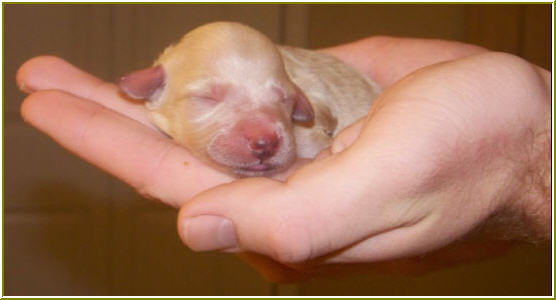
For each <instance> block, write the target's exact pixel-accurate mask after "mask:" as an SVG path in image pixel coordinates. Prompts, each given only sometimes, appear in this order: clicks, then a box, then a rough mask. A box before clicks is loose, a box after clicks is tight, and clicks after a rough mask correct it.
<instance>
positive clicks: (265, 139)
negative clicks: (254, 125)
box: [249, 133, 278, 159]
mask: <svg viewBox="0 0 556 300" xmlns="http://www.w3.org/2000/svg"><path fill="white" fill-rule="evenodd" d="M249 148H250V149H251V154H253V156H254V157H256V158H258V159H267V158H269V157H271V156H272V155H274V153H275V152H276V149H277V148H278V137H277V136H276V134H275V133H272V134H265V135H260V136H256V137H253V138H251V139H249Z"/></svg>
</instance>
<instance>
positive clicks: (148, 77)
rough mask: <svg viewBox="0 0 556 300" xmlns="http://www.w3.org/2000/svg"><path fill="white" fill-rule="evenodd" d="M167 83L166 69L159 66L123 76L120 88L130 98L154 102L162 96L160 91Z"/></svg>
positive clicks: (119, 83) (119, 84)
mask: <svg viewBox="0 0 556 300" xmlns="http://www.w3.org/2000/svg"><path fill="white" fill-rule="evenodd" d="M165 81H166V76H165V74H164V69H163V68H162V66H160V65H158V66H154V67H150V68H146V69H142V70H137V71H133V72H131V73H129V74H127V75H125V76H122V77H121V78H120V80H119V81H118V86H119V87H120V89H121V90H122V92H124V93H125V94H126V95H127V96H129V97H130V98H133V99H141V100H147V101H149V102H152V101H153V100H155V99H154V98H156V96H157V95H159V94H160V93H158V91H159V90H160V89H161V88H162V87H164V84H165Z"/></svg>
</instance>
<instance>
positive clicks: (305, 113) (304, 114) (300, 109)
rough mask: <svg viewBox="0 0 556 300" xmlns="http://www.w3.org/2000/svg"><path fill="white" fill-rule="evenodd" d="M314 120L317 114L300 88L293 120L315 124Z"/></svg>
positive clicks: (295, 98) (294, 106) (294, 107)
mask: <svg viewBox="0 0 556 300" xmlns="http://www.w3.org/2000/svg"><path fill="white" fill-rule="evenodd" d="M314 118H315V113H314V112H313V106H312V105H311V102H309V99H307V97H306V96H305V94H303V92H302V91H301V90H300V89H299V88H298V89H297V93H296V95H295V97H294V105H293V112H292V120H294V121H297V122H303V123H309V122H313V120H314Z"/></svg>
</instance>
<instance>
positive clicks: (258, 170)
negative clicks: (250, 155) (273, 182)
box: [233, 163, 279, 176]
mask: <svg viewBox="0 0 556 300" xmlns="http://www.w3.org/2000/svg"><path fill="white" fill-rule="evenodd" d="M278 169H279V168H278V167H277V166H274V165H271V164H268V163H260V164H256V165H250V166H246V167H236V168H233V170H234V172H235V173H237V174H239V175H243V176H266V175H269V174H271V173H274V172H275V171H277V170H278Z"/></svg>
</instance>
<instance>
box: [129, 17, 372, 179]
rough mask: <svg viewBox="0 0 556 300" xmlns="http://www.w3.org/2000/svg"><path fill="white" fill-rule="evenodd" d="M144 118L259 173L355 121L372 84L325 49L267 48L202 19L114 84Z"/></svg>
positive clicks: (279, 167) (199, 151)
mask: <svg viewBox="0 0 556 300" xmlns="http://www.w3.org/2000/svg"><path fill="white" fill-rule="evenodd" d="M119 86H120V88H121V90H122V91H123V92H124V93H125V94H126V95H128V96H129V97H131V98H134V99H143V100H146V107H147V108H148V109H149V111H150V115H151V119H152V121H153V123H154V124H155V125H156V126H157V127H159V128H160V129H161V130H162V131H164V132H165V133H167V134H168V135H170V136H171V137H172V138H174V140H175V141H176V142H178V143H180V144H181V145H183V146H185V147H187V148H188V149H189V150H191V151H192V152H193V153H194V154H195V155H197V156H198V157H200V158H202V159H204V160H205V161H207V162H210V163H211V164H213V165H214V166H217V167H219V168H221V169H224V170H227V171H229V172H232V173H234V174H236V175H239V176H269V175H272V174H273V173H276V172H279V171H283V170H285V169H286V168H287V167H288V166H290V165H291V164H292V163H293V162H294V161H295V160H296V158H298V157H301V158H312V157H314V156H315V155H316V154H317V153H318V152H319V151H320V150H321V149H323V148H326V147H328V146H329V145H330V143H331V141H332V138H333V137H334V136H335V135H336V134H337V133H338V132H340V131H341V130H342V129H343V128H345V127H346V126H348V125H350V124H351V123H353V122H355V121H357V120H358V119H359V118H361V117H363V116H364V115H365V114H366V113H367V111H368V109H369V107H370V105H371V102H372V101H373V99H374V98H376V96H377V94H378V93H379V88H378V86H377V85H376V84H375V83H373V82H372V81H370V80H369V79H367V78H366V77H365V76H363V75H361V74H359V73H358V72H356V71H355V70H353V69H352V68H350V67H349V66H347V65H345V64H344V63H342V62H341V61H339V60H338V59H336V58H333V57H331V56H328V55H326V54H322V53H319V52H315V51H309V50H304V49H299V48H293V47H287V46H277V45H275V44H274V43H272V41H271V40H269V39H268V38H267V37H266V36H264V35H263V34H262V33H260V32H258V31H256V30H254V29H253V28H250V27H248V26H245V25H242V24H238V23H230V22H217V23H210V24H207V25H204V26H201V27H198V28H196V29H194V30H193V31H191V32H189V33H187V34H186V35H185V36H184V37H183V38H182V39H181V40H180V41H179V42H178V43H177V44H175V45H172V46H169V47H168V48H167V49H166V50H164V52H163V53H162V54H161V55H160V57H159V58H158V59H157V60H156V62H155V63H154V65H153V66H152V67H150V68H147V69H143V70H138V71H135V72H132V73H130V74H128V75H126V76H124V77H122V78H121V79H120V81H119Z"/></svg>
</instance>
